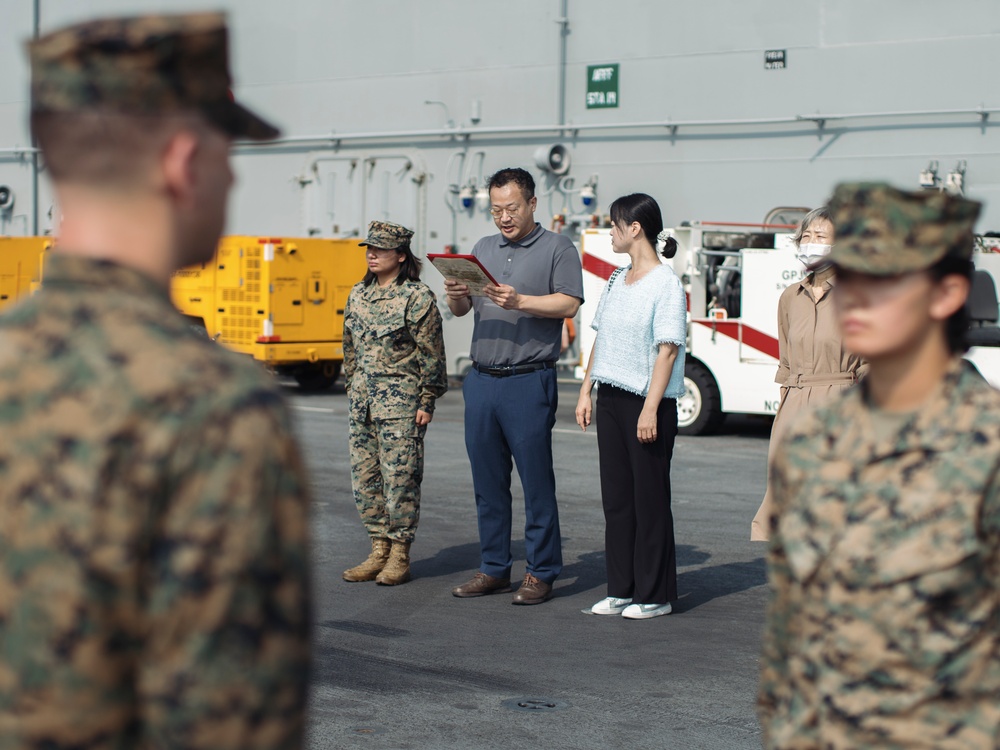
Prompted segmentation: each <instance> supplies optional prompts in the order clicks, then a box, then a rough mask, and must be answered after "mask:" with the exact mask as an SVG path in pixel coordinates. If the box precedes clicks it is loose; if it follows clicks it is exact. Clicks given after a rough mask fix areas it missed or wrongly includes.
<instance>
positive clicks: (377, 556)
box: [344, 537, 390, 581]
mask: <svg viewBox="0 0 1000 750" xmlns="http://www.w3.org/2000/svg"><path fill="white" fill-rule="evenodd" d="M389 545H390V542H389V540H388V539H382V538H378V537H372V551H371V554H370V555H368V559H367V560H365V561H364V562H363V563H361V564H360V565H356V566H355V567H353V568H351V569H350V570H345V571H344V580H345V581H374V580H375V576H377V575H378V574H379V571H381V570H382V568H384V567H385V563H386V560H388V559H389Z"/></svg>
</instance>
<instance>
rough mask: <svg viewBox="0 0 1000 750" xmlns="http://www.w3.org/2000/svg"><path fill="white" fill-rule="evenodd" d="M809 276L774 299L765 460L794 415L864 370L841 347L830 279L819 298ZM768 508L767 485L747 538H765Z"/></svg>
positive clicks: (853, 381) (859, 362)
mask: <svg viewBox="0 0 1000 750" xmlns="http://www.w3.org/2000/svg"><path fill="white" fill-rule="evenodd" d="M811 281H812V276H811V275H810V276H808V277H806V278H805V279H803V280H802V281H800V282H798V283H797V284H792V285H791V286H789V287H788V288H787V289H785V291H784V292H782V294H781V297H780V299H779V300H778V373H777V375H775V376H774V382H775V383H777V384H778V385H780V386H781V400H780V401H779V403H778V413H777V414H776V415H775V417H774V425H773V426H772V427H771V443H770V445H769V446H768V452H767V464H768V467H770V465H771V458H772V456H773V454H774V448H775V446H776V445H777V444H778V440H780V439H781V436H782V435H783V434H784V432H785V430H787V429H788V426H789V425H790V424H791V423H792V422H793V421H794V419H795V415H797V414H799V413H800V412H801V411H803V410H804V409H806V408H808V407H813V406H816V405H817V404H820V403H822V402H823V401H825V400H826V399H828V398H829V397H830V396H831V395H833V394H834V393H839V392H840V391H842V390H844V389H846V388H849V387H851V386H852V385H853V384H854V383H856V382H857V380H858V378H860V377H861V375H862V374H863V373H864V370H865V369H866V367H867V366H866V365H863V364H862V360H861V358H860V357H858V356H856V355H854V354H849V353H848V352H846V351H844V348H843V346H842V345H841V341H840V330H839V328H838V327H837V318H836V314H835V313H834V309H833V299H832V295H831V294H830V290H831V289H832V288H833V279H828V280H827V281H825V282H823V289H824V292H823V296H822V297H820V300H819V302H817V301H816V298H815V297H814V296H813V288H812V284H811ZM770 514H771V490H770V487H769V488H768V490H767V492H765V493H764V500H763V502H761V504H760V508H759V509H758V510H757V515H755V516H754V518H753V522H752V523H751V524H750V539H751V540H752V541H757V542H766V541H767V540H768V533H769V528H770V523H769V521H768V518H769V516H770Z"/></svg>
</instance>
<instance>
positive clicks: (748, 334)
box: [692, 320, 778, 359]
mask: <svg viewBox="0 0 1000 750" xmlns="http://www.w3.org/2000/svg"><path fill="white" fill-rule="evenodd" d="M692 322H693V323H697V324H698V325H703V326H705V327H706V328H714V329H715V330H716V331H718V332H719V333H721V334H722V335H723V336H728V337H729V338H731V339H734V340H736V341H742V342H743V343H744V344H746V345H747V346H750V347H753V348H754V349H756V350H757V351H760V352H764V354H767V355H768V356H771V357H774V358H775V359H777V358H778V339H776V338H774V337H773V336H768V335H767V334H766V333H764V332H763V331H758V330H757V329H756V328H751V327H750V326H748V325H746V324H744V323H740V322H739V321H736V320H694V321H692Z"/></svg>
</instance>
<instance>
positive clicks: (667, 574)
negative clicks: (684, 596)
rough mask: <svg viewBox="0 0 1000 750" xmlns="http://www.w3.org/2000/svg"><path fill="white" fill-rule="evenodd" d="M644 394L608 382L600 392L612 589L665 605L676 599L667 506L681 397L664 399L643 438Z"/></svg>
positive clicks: (600, 440)
mask: <svg viewBox="0 0 1000 750" xmlns="http://www.w3.org/2000/svg"><path fill="white" fill-rule="evenodd" d="M645 401H646V399H645V397H643V396H638V395H636V394H634V393H629V392H628V391H623V390H621V389H620V388H615V387H614V386H609V385H607V384H602V385H601V387H600V388H599V389H598V391H597V420H596V421H597V447H598V451H599V452H600V457H601V499H602V501H603V503H604V520H605V524H606V526H605V532H604V551H605V556H606V558H607V566H608V596H614V597H618V598H622V599H626V598H631V599H632V600H633V601H635V602H639V603H641V604H666V603H667V602H672V601H674V600H675V599H676V598H677V551H676V548H675V547H674V518H673V514H672V513H671V512H670V458H671V456H672V455H673V452H674V438H675V437H676V436H677V399H673V398H665V399H663V400H661V401H660V405H659V407H658V408H657V410H656V440H655V441H654V442H652V443H640V442H639V438H638V437H637V436H636V425H637V423H638V421H639V413H640V412H641V411H642V407H643V404H644V403H645Z"/></svg>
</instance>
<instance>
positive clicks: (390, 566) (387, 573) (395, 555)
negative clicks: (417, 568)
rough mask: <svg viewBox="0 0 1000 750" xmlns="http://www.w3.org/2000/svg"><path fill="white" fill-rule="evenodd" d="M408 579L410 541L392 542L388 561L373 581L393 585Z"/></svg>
mask: <svg viewBox="0 0 1000 750" xmlns="http://www.w3.org/2000/svg"><path fill="white" fill-rule="evenodd" d="M409 580H410V543H409V542H393V543H392V551H391V552H390V553H389V562H387V563H386V564H385V567H384V568H382V572H381V573H379V574H378V578H376V579H375V583H377V584H378V585H380V586H395V585H396V584H398V583H406V582H407V581H409Z"/></svg>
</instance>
